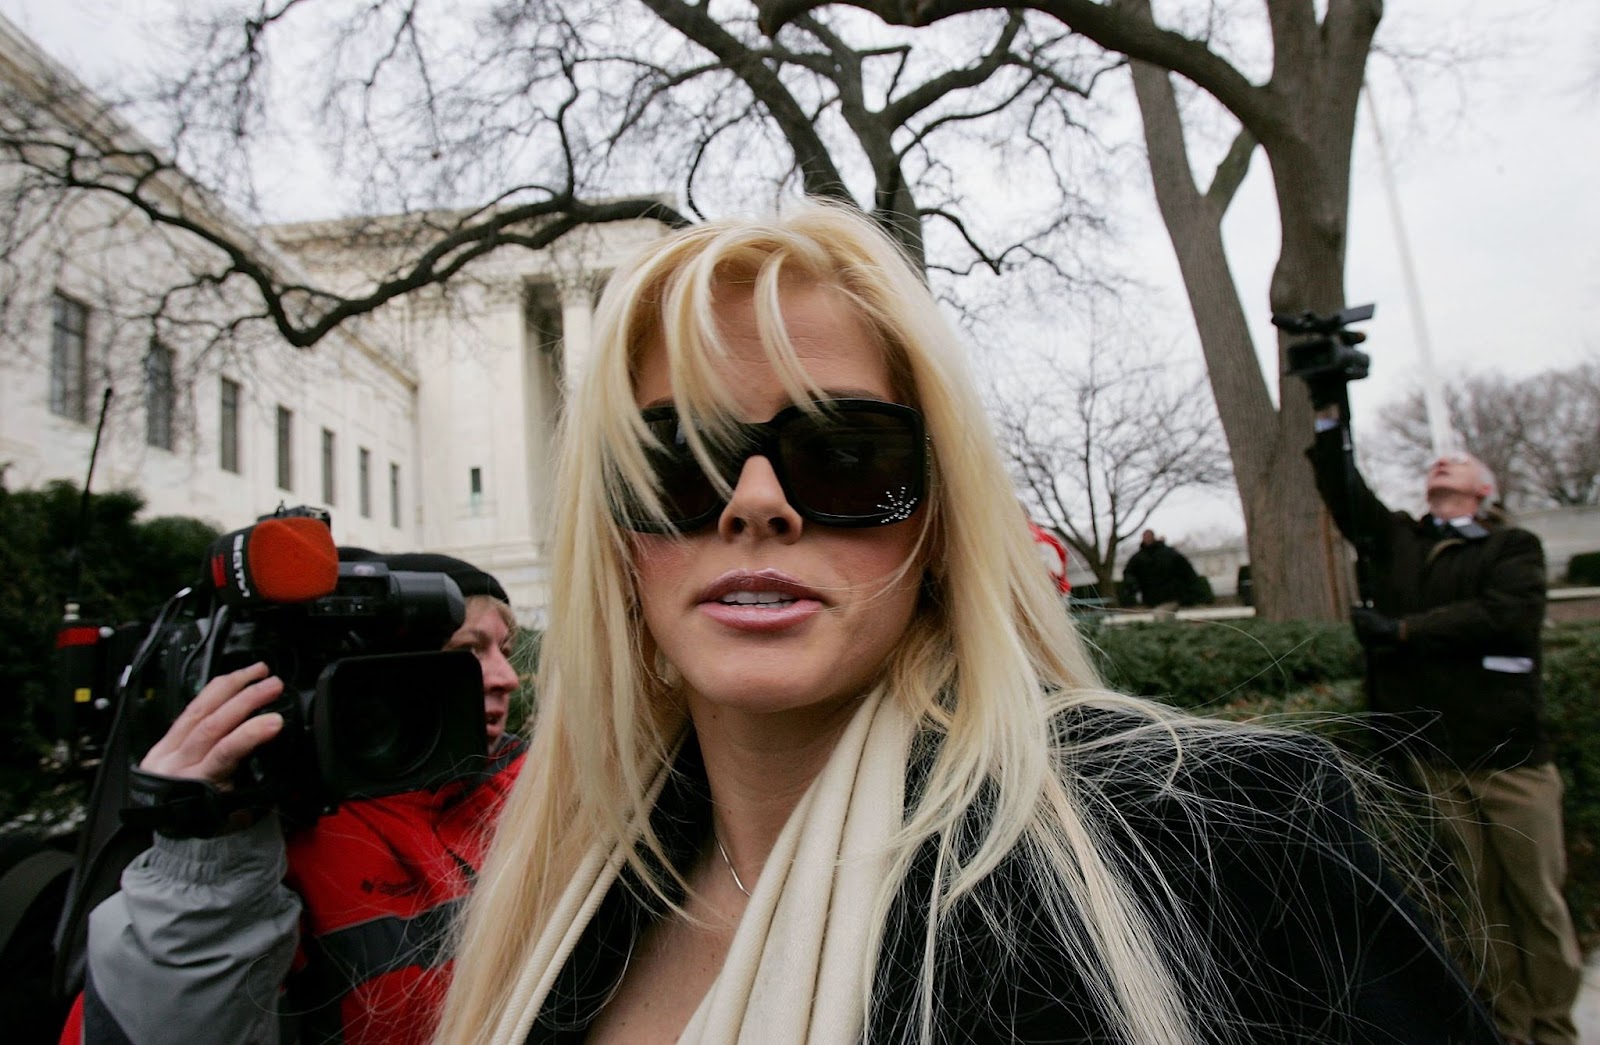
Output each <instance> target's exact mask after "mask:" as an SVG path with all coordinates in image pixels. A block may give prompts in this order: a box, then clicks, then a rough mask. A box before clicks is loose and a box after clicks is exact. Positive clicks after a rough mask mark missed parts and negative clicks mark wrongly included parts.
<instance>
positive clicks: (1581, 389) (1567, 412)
mask: <svg viewBox="0 0 1600 1045" xmlns="http://www.w3.org/2000/svg"><path fill="white" fill-rule="evenodd" d="M1444 400H1445V408H1446V410H1447V411H1448V412H1449V416H1450V426H1451V428H1452V429H1454V431H1455V432H1456V434H1457V435H1459V436H1460V437H1461V441H1462V444H1463V445H1464V446H1465V447H1466V448H1467V449H1469V450H1471V451H1472V453H1473V454H1474V455H1476V456H1477V457H1478V458H1479V459H1480V460H1481V461H1483V462H1484V463H1485V464H1487V465H1488V466H1489V467H1490V469H1492V470H1493V471H1494V473H1495V477H1496V479H1497V480H1498V483H1499V487H1500V499H1501V501H1502V502H1504V503H1505V504H1506V505H1507V506H1508V507H1511V508H1513V509H1517V508H1541V507H1550V506H1554V507H1570V506H1575V505H1591V504H1600V360H1589V361H1587V362H1583V363H1580V364H1578V365H1577V366H1574V367H1571V368H1568V369H1565V370H1548V371H1545V372H1543V373H1540V374H1536V375H1533V376H1531V377H1525V378H1520V379H1516V378H1510V377H1506V376H1505V375H1503V374H1477V375H1473V376H1470V377H1467V378H1464V379H1462V380H1461V381H1458V382H1456V383H1455V384H1453V385H1451V386H1449V387H1448V388H1446V389H1445V392H1444ZM1381 436H1382V443H1381V445H1380V447H1379V450H1380V452H1381V454H1382V456H1383V457H1384V458H1386V460H1387V461H1388V462H1389V463H1390V465H1391V467H1395V468H1397V469H1403V470H1405V471H1407V472H1409V473H1410V474H1411V475H1413V476H1415V475H1420V474H1422V472H1423V470H1424V469H1426V468H1427V466H1428V463H1429V462H1430V461H1431V459H1432V457H1433V444H1432V441H1431V439H1430V437H1429V433H1428V424H1427V419H1426V414H1425V412H1424V406H1423V401H1422V393H1421V392H1413V393H1411V394H1410V395H1408V396H1407V397H1406V398H1405V399H1404V400H1402V401H1401V403H1400V405H1399V406H1398V408H1396V409H1394V410H1392V411H1390V412H1389V413H1388V414H1387V415H1386V417H1385V419H1384V422H1383V428H1382V431H1381Z"/></svg>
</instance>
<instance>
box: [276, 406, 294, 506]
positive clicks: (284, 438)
mask: <svg viewBox="0 0 1600 1045" xmlns="http://www.w3.org/2000/svg"><path fill="white" fill-rule="evenodd" d="M278 489H280V490H293V489H294V411H293V410H290V409H289V408H288V407H286V406H280V407H278Z"/></svg>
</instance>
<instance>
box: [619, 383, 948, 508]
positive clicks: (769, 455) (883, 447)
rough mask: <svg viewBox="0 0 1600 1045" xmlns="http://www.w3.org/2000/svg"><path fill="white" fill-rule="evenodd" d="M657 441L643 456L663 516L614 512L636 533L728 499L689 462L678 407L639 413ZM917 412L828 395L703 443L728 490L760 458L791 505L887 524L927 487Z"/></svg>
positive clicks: (694, 462) (923, 441) (691, 459)
mask: <svg viewBox="0 0 1600 1045" xmlns="http://www.w3.org/2000/svg"><path fill="white" fill-rule="evenodd" d="M640 416H641V418H643V420H644V423H645V426H646V427H648V428H649V429H650V434H651V435H653V436H654V437H655V440H656V442H657V443H658V444H659V445H658V446H648V445H647V446H646V447H645V457H646V459H647V461H648V462H649V466H650V469H651V471H653V472H654V473H655V475H656V478H657V479H658V480H659V482H660V490H661V505H662V507H663V508H664V509H665V510H666V516H667V518H666V521H665V522H664V523H663V521H662V520H660V519H658V518H656V517H654V516H652V515H651V514H650V513H649V512H647V511H645V509H644V508H643V506H642V505H638V504H631V505H629V506H628V507H626V508H623V509H620V510H617V511H616V513H615V514H616V518H617V522H619V523H620V524H621V525H623V526H626V527H627V528H628V529H630V530H636V531H639V532H641V533H668V532H671V531H674V530H676V531H679V532H687V531H689V530H697V529H699V528H700V527H702V526H704V525H706V524H707V523H709V522H711V521H712V520H713V519H715V518H716V517H717V516H718V515H720V514H721V513H722V510H723V508H725V507H727V504H728V499H727V497H726V496H724V495H723V493H722V491H721V490H719V489H718V488H717V484H716V482H715V481H713V480H712V479H711V477H710V476H708V475H706V473H705V472H704V471H703V470H702V469H701V467H700V462H699V461H698V460H696V459H695V456H694V451H693V450H692V449H690V447H689V442H688V439H687V437H686V435H685V433H684V430H683V424H682V422H681V420H680V419H679V417H678V410H677V407H672V406H656V407H651V408H649V409H648V410H645V411H643V412H642V413H641V414H640ZM926 443H927V439H926V437H925V436H924V435H923V428H922V415H921V414H920V413H918V412H917V411H916V410H915V409H913V408H912V407H909V406H901V405H899V404H898V403H885V402H881V401H879V400H876V399H827V400H821V401H818V402H816V403H812V404H809V405H808V406H807V407H801V406H799V405H795V406H790V407H786V408H784V409H783V410H780V411H779V412H778V414H777V415H776V416H775V417H773V419H772V420H770V421H767V422H765V423H762V424H737V425H734V426H733V432H732V435H731V437H730V438H729V439H727V440H726V441H724V440H722V439H721V438H710V437H708V439H707V444H708V449H709V450H710V453H711V458H712V461H713V462H714V463H715V465H716V469H717V472H718V474H719V475H720V476H721V477H722V479H723V481H724V482H726V483H727V484H728V486H729V487H732V486H734V485H736V484H737V483H738V481H739V473H740V471H741V470H742V469H743V468H744V463H745V461H747V460H749V459H750V458H751V457H755V456H761V457H765V458H766V459H767V460H768V461H770V462H771V463H772V470H773V472H774V473H775V474H776V475H777V477H778V483H779V485H780V486H782V487H783V495H784V497H785V498H786V499H787V500H788V502H789V505H790V507H792V508H794V510H795V511H796V512H798V513H799V515H800V517H801V518H802V519H808V520H810V521H811V522H816V523H823V524H824V525H827V526H888V525H889V524H891V523H897V522H904V521H905V520H906V519H909V518H911V514H912V513H913V512H915V511H916V510H917V505H918V504H920V503H921V502H922V497H923V494H924V490H925V487H926V485H927V470H928V464H927V449H926Z"/></svg>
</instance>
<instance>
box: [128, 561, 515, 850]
mask: <svg viewBox="0 0 1600 1045" xmlns="http://www.w3.org/2000/svg"><path fill="white" fill-rule="evenodd" d="M464 606H465V600H464V599H463V598H462V596H461V591H460V589H459V588H457V587H456V584H455V582H454V581H453V580H451V579H450V578H449V577H447V576H445V575H444V574H438V573H407V572H391V571H390V570H389V569H388V568H387V567H386V566H384V565H383V564H382V563H378V562H370V561H362V562H345V563H340V564H339V579H338V584H337V587H336V588H335V589H334V591H333V592H332V593H330V594H328V595H325V596H322V597H320V598H316V599H313V600H310V601H308V602H303V603H294V604H288V605H276V604H265V605H262V606H259V607H248V608H236V607H231V606H228V605H225V604H220V602H219V600H208V599H206V598H205V596H204V593H202V592H196V591H194V590H192V589H191V590H190V592H189V594H188V595H187V596H181V597H180V601H179V604H178V605H177V606H176V607H175V608H174V612H172V613H170V614H169V615H167V616H165V617H164V619H163V620H162V621H160V622H158V623H157V624H156V626H155V627H153V628H152V629H151V631H150V633H149V635H148V637H147V639H146V644H147V645H146V649H147V650H148V655H144V656H136V657H135V660H134V661H133V663H132V664H130V665H129V667H128V669H127V671H126V672H125V673H124V677H123V680H122V685H121V704H122V715H123V718H122V721H123V722H124V723H125V727H124V728H126V729H127V730H128V739H129V749H130V750H131V751H133V752H136V753H138V752H144V751H147V750H149V748H150V746H151V745H153V744H154V743H155V742H156V741H157V740H159V739H160V738H161V736H162V735H163V734H164V733H166V731H167V729H168V728H169V727H170V726H171V725H172V723H173V722H174V721H175V720H176V719H177V717H178V715H179V714H181V713H182V712H183V709H184V708H185V707H187V706H188V704H189V702H190V701H191V700H193V699H194V697H195V695H196V694H198V693H199V692H200V689H201V688H202V687H203V686H204V685H205V684H206V682H207V681H209V680H210V679H212V678H214V677H215V676H217V675H221V674H225V673H227V672H230V671H234V670H237V669H239V668H242V667H246V666H248V665H250V664H254V663H256V662H257V661H264V662H265V663H266V664H267V666H268V668H269V669H270V670H271V672H272V674H274V675H277V676H278V677H279V678H281V679H282V680H283V683H284V689H283V694H282V696H281V697H280V698H279V699H278V700H277V701H275V702H274V703H273V704H271V705H269V706H268V707H267V708H265V709H263V710H264V712H274V711H275V712H278V713H280V714H282V715H283V717H284V728H283V730H282V731H281V732H280V733H279V735H278V736H277V737H275V738H274V739H273V740H271V741H270V742H268V743H267V744H264V745H263V746H262V747H261V748H259V749H258V750H257V751H256V752H255V753H254V754H253V755H252V756H251V757H250V758H249V759H247V760H246V761H245V762H244V763H243V764H242V765H241V766H240V767H239V770H238V772H237V773H236V774H235V783H234V790H233V792H232V793H231V795H230V801H231V802H232V803H233V804H236V805H240V806H245V805H248V806H277V807H279V808H282V809H285V810H287V811H288V812H290V813H291V814H292V815H295V816H297V817H301V818H307V817H313V816H316V815H318V814H319V813H321V812H324V811H326V810H328V809H331V808H332V807H334V806H336V805H338V804H339V803H340V802H342V801H345V800H347V799H350V798H361V797H372V796H375V795H382V794H393V793H395V792H399V791H410V790H415V789H417V788H421V787H427V786H434V785H437V784H439V783H442V782H444V781H446V780H448V779H450V778H451V777H452V776H458V775H460V774H461V773H462V772H464V771H466V770H468V769H469V768H470V767H472V766H473V765H474V764H476V765H480V766H481V765H482V761H483V757H484V755H485V740H484V729H483V682H482V675H481V673H480V672H479V669H478V664H477V660H476V658H475V657H473V655H472V654H471V653H470V652H466V651H453V652H443V651H441V650H440V647H441V646H442V645H444V643H445V641H446V640H447V639H448V638H449V637H450V635H451V634H452V633H453V632H454V631H455V630H456V628H458V627H460V625H461V621H462V618H463V615H464ZM144 652H145V650H141V653H144ZM472 756H477V758H476V760H474V759H473V757H472Z"/></svg>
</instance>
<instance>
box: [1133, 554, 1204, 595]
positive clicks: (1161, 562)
mask: <svg viewBox="0 0 1600 1045" xmlns="http://www.w3.org/2000/svg"><path fill="white" fill-rule="evenodd" d="M1122 578H1123V582H1124V583H1126V582H1127V581H1128V580H1130V579H1131V580H1132V581H1133V583H1134V586H1135V587H1136V588H1137V589H1138V592H1139V595H1140V597H1141V599H1142V601H1143V602H1144V604H1145V605H1146V606H1160V605H1161V604H1163V603H1168V602H1176V603H1178V604H1180V605H1183V606H1190V605H1193V604H1194V603H1196V602H1199V601H1200V598H1199V591H1198V587H1199V583H1200V578H1199V575H1197V574H1196V573H1195V572H1194V565H1193V564H1192V563H1190V562H1189V560H1188V558H1186V557H1185V556H1184V554H1183V553H1182V552H1180V551H1179V550H1178V549H1176V548H1174V547H1172V546H1170V545H1168V544H1166V543H1165V542H1164V541H1151V542H1150V543H1149V544H1146V545H1143V546H1141V547H1140V548H1139V550H1138V551H1136V552H1134V553H1133V555H1132V557H1130V558H1129V559H1128V563H1127V565H1126V566H1124V567H1123V568H1122Z"/></svg>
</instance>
